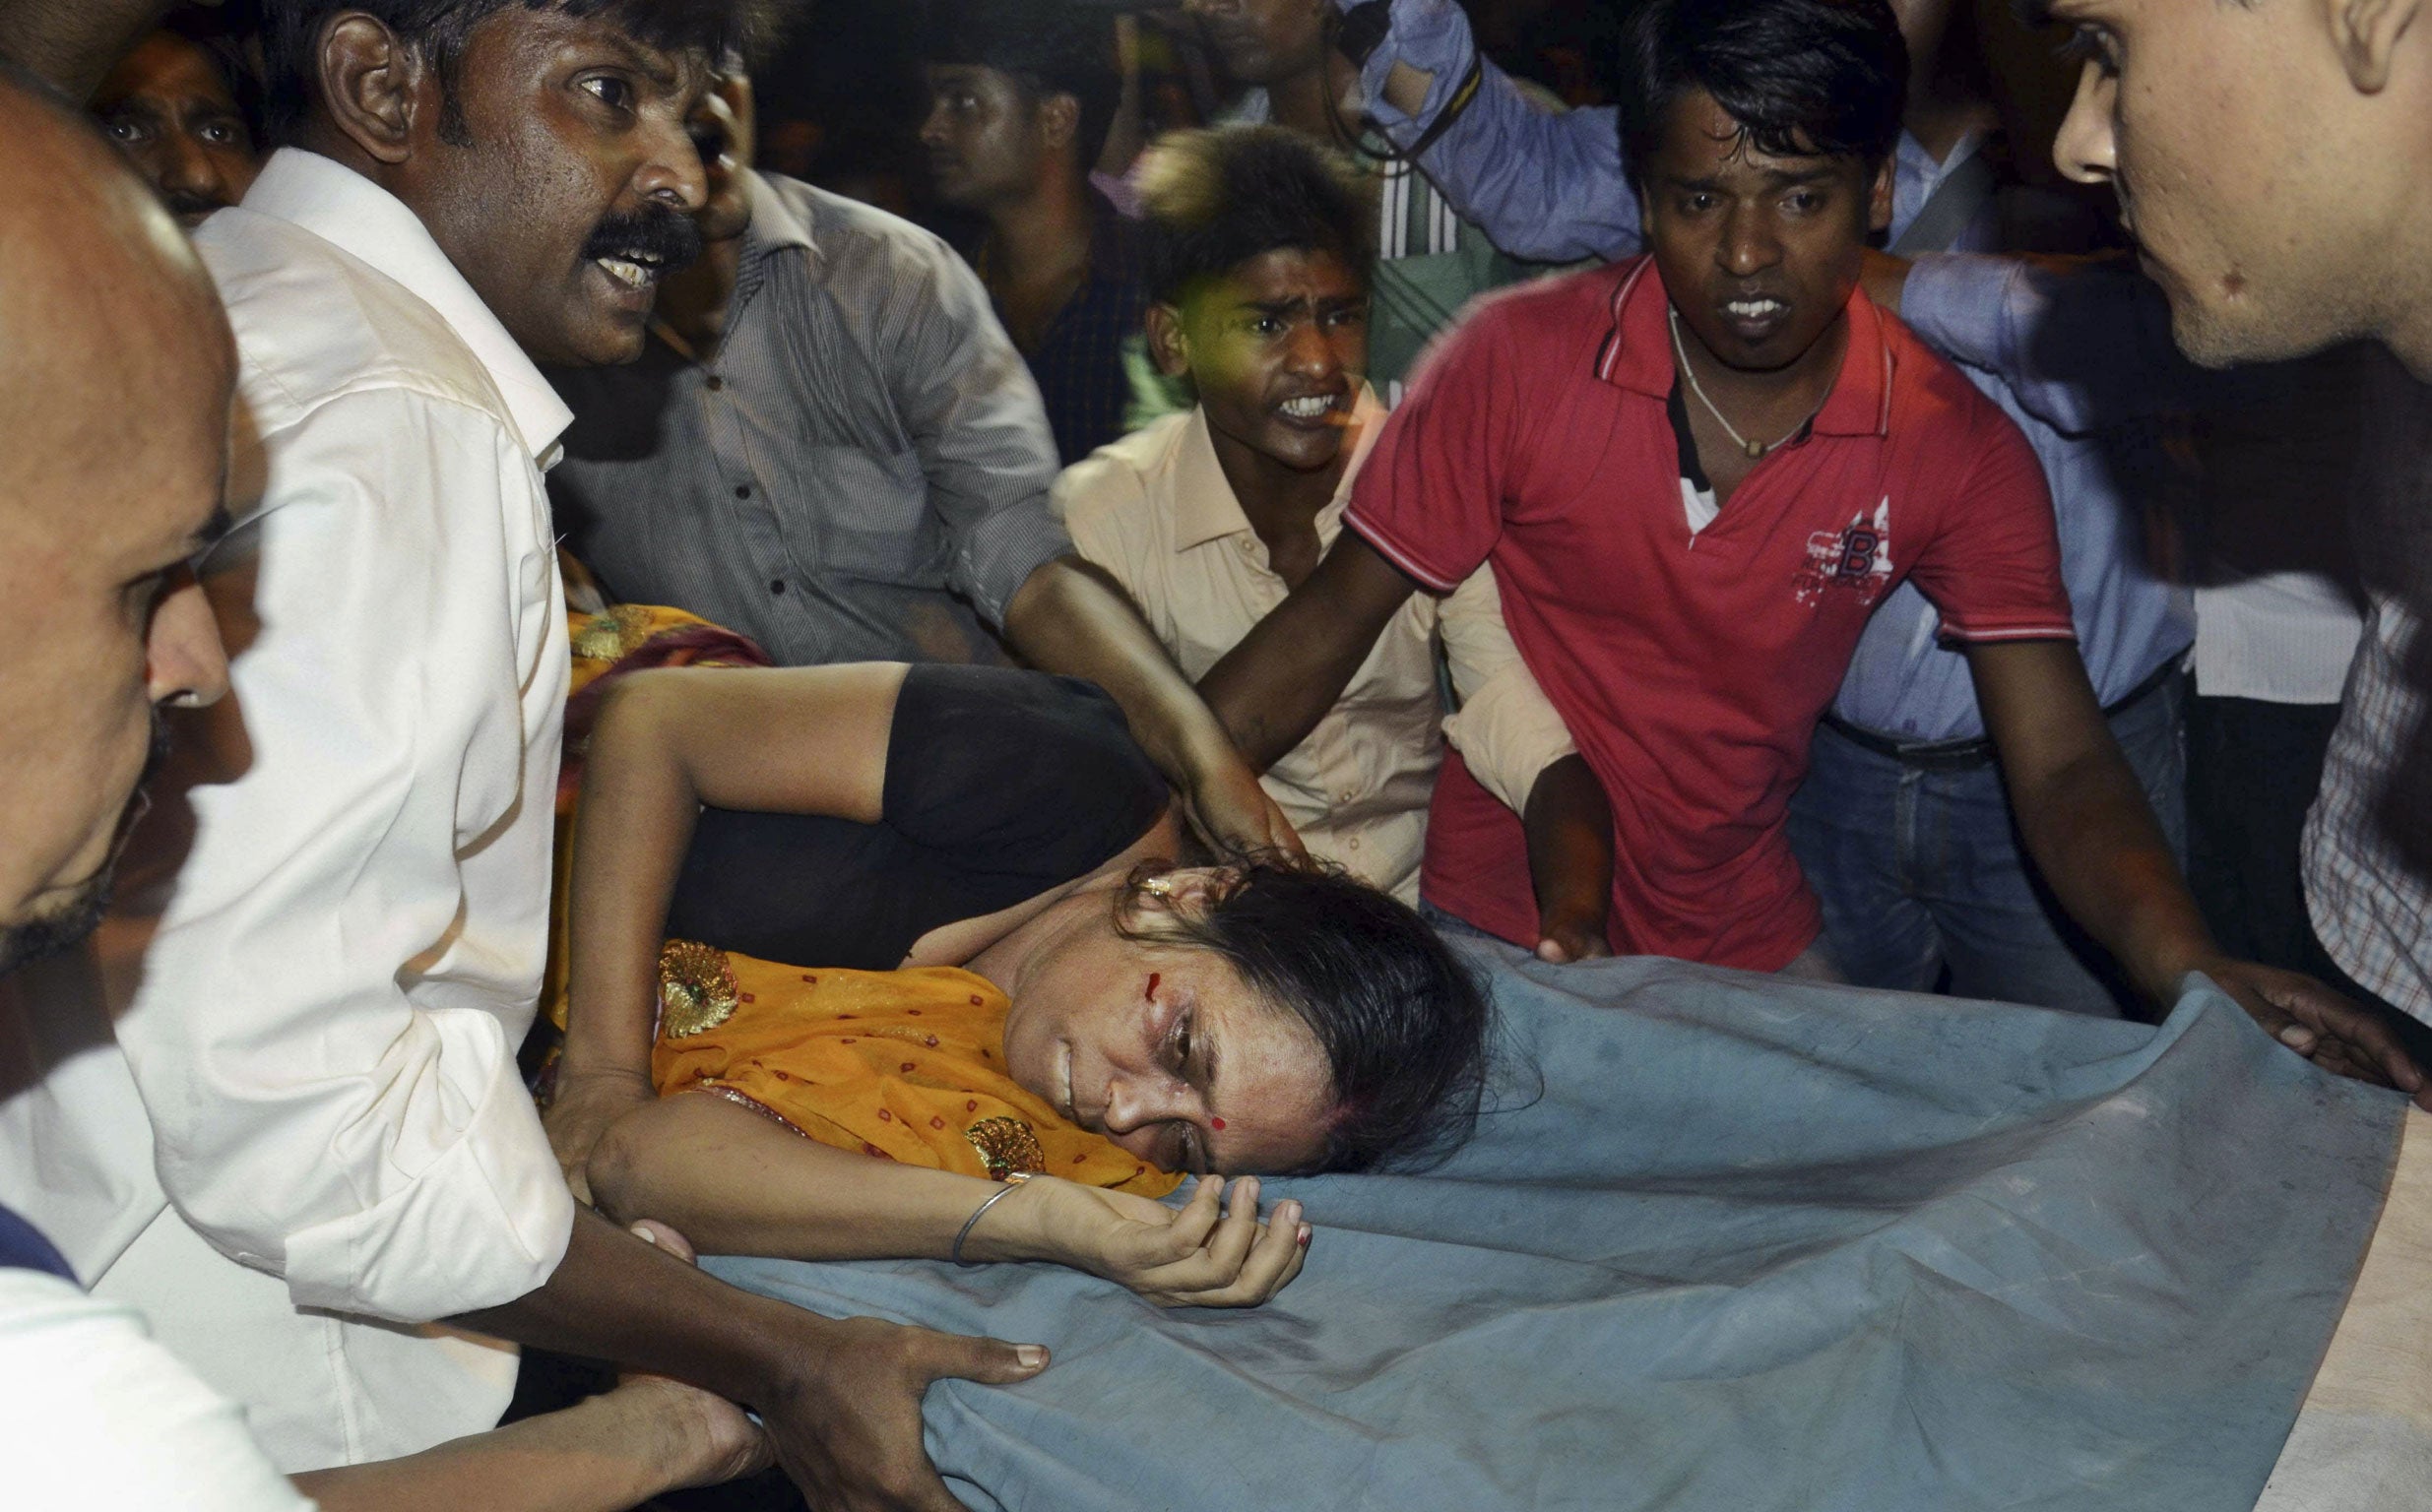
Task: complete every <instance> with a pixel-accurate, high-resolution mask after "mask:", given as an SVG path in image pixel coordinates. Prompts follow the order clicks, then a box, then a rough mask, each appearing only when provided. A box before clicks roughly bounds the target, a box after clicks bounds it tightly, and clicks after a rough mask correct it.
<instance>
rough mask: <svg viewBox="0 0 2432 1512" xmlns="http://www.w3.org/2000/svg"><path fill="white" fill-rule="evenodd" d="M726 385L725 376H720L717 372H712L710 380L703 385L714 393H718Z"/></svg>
mask: <svg viewBox="0 0 2432 1512" xmlns="http://www.w3.org/2000/svg"><path fill="white" fill-rule="evenodd" d="M726 386H727V381H726V380H725V379H724V378H721V377H719V376H718V375H717V374H716V373H712V374H710V375H709V381H708V382H707V383H705V384H703V385H702V387H703V388H705V389H707V390H709V391H710V392H711V393H712V394H715V393H717V392H718V391H719V390H720V389H723V388H725V387H726Z"/></svg>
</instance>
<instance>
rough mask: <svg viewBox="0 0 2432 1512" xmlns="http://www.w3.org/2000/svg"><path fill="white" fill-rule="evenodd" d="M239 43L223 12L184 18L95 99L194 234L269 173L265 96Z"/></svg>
mask: <svg viewBox="0 0 2432 1512" xmlns="http://www.w3.org/2000/svg"><path fill="white" fill-rule="evenodd" d="M237 45H238V38H237V35H236V33H234V32H232V31H230V30H229V29H228V28H227V27H226V26H225V25H224V24H223V23H222V21H221V20H220V18H219V16H218V14H217V13H216V12H212V11H198V10H187V11H183V12H179V13H176V14H174V15H172V16H171V17H170V19H169V22H168V24H167V25H164V26H162V27H161V28H160V30H159V31H157V32H153V33H152V34H151V35H150V36H147V37H145V38H144V39H143V40H142V41H141V42H138V43H137V44H136V46H135V50H134V51H132V52H130V53H128V54H127V55H126V57H124V58H122V59H120V60H119V63H118V66H117V67H116V68H113V69H111V70H110V72H109V77H107V78H105V79H103V80H102V81H101V87H100V88H99V89H98V90H96V91H95V92H94V96H93V101H92V109H93V114H94V118H95V119H96V120H97V121H99V122H100V123H101V130H102V131H103V132H104V133H105V134H106V135H107V136H108V137H109V139H110V140H111V141H112V142H114V143H116V144H117V145H118V150H119V151H120V152H122V153H124V154H126V155H127V160H128V161H129V162H132V163H134V164H135V169H136V171H137V172H139V173H141V174H143V175H144V177H145V178H147V179H148V180H150V181H151V183H152V186H153V188H155V189H157V190H159V191H160V200H161V203H162V204H164V205H166V206H168V208H169V214H171V215H173V216H175V217H176V218H177V221H178V223H179V224H180V225H183V226H184V227H185V228H186V229H187V230H192V229H194V228H195V227H196V226H198V225H200V224H202V223H203V220H204V218H205V217H207V216H209V215H210V214H211V213H212V212H213V211H215V210H221V209H224V208H225V207H227V206H230V205H233V204H235V203H236V202H237V201H238V200H241V199H243V198H244V197H245V191H246V190H247V189H249V188H251V187H252V186H253V178H254V175H255V174H256V173H259V172H260V171H261V168H262V159H261V154H260V148H259V147H258V145H257V141H258V137H259V132H260V125H259V122H258V115H259V112H260V103H261V102H260V94H261V91H260V89H259V87H258V86H257V85H255V84H254V83H253V82H252V81H251V80H249V79H246V78H244V77H243V75H242V74H241V72H240V70H241V68H242V65H241V63H240V62H239V61H238V58H237V55H236V47H237ZM240 95H245V96H249V98H240V97H239V96H240Z"/></svg>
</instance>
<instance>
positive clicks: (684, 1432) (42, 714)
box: [0, 69, 758, 1512]
mask: <svg viewBox="0 0 2432 1512" xmlns="http://www.w3.org/2000/svg"><path fill="white" fill-rule="evenodd" d="M0 129H5V131H6V132H7V134H8V138H9V141H10V142H11V144H12V145H13V151H12V152H11V153H10V155H9V157H8V158H7V159H6V160H5V161H4V162H0V193H5V194H6V195H7V197H8V199H9V202H10V204H11V205H12V206H14V207H15V208H16V209H17V210H18V211H20V212H21V214H20V215H19V216H18V217H16V218H14V219H12V220H10V221H7V222H6V223H5V224H0V352H4V353H6V354H7V355H6V358H5V360H0V424H5V427H6V429H7V431H8V433H9V434H10V435H11V436H13V437H15V438H16V439H17V441H18V443H19V444H18V445H17V446H16V447H15V448H13V449H12V450H11V452H10V453H9V455H8V456H7V457H5V458H0V590H4V591H5V592H6V593H7V595H8V598H9V601H10V602H12V603H14V604H17V605H18V606H19V607H20V608H22V609H23V610H25V611H26V612H27V614H28V616H29V618H28V622H27V625H26V627H25V632H26V633H24V634H21V635H19V636H17V637H15V638H13V640H12V643H11V645H10V648H9V650H8V652H7V654H6V656H5V657H0V729H4V730H5V731H6V734H5V735H4V736H0V793H5V794H6V795H7V796H6V802H5V804H0V1025H4V1026H5V1027H4V1028H0V1046H5V1050H0V1066H5V1071H0V1076H4V1077H5V1078H6V1081H5V1085H9V1086H11V1087H14V1086H15V1085H16V1084H17V1077H18V1076H19V1075H20V1074H21V1073H22V1072H23V1071H24V1070H25V1068H24V1067H23V1066H22V1065H21V1064H20V1062H19V1059H18V1053H19V1051H20V1049H21V1048H22V1047H23V1046H24V1045H25V1044H26V1043H28V1042H38V1041H40V1040H44V1039H45V1038H46V1037H47V1036H48V1035H49V1034H50V1033H52V1032H53V1031H54V1030H55V1029H56V1028H58V1027H59V1026H57V1025H56V1024H55V1023H54V1022H53V1020H52V1018H51V1015H50V1013H49V1012H48V1009H49V1008H50V1006H51V1004H50V1002H49V1001H48V1000H47V995H46V993H45V992H44V990H43V989H44V986H45V983H44V982H43V981H42V980H41V979H40V977H38V976H37V975H36V974H37V972H38V971H39V970H40V968H39V967H37V966H36V962H37V961H39V960H41V959H42V958H43V957H45V956H56V955H58V954H59V953H60V952H62V951H63V950H65V948H66V947H69V946H72V945H74V944H75V943H76V942H77V940H78V939H79V938H80V937H81V936H82V935H83V934H84V933H85V932H86V931H88V930H89V929H90V928H91V927H92V925H93V923H94V921H95V920H96V918H97V916H98V914H99V911H100V905H101V903H102V902H103V900H104V898H105V896H106V894H107V893H108V890H109V881H110V870H111V868H110V864H109V858H110V856H111V854H112V853H113V852H114V851H116V850H117V848H118V844H119V841H120V839H122V838H123V837H124V835H125V834H126V832H127V831H128V829H129V828H130V827H131V825H132V823H133V821H134V819H135V818H136V816H137V815H138V814H140V813H141V811H142V809H143V805H144V796H143V782H144V781H145V780H146V779H148V777H149V775H150V774H151V772H152V771H153V770H154V769H155V768H156V767H157V766H158V757H159V755H160V751H161V750H162V748H163V740H162V727H161V725H160V721H159V720H158V719H156V718H154V715H155V713H156V712H157V711H158V710H159V709H160V708H161V707H162V706H164V705H167V706H174V707H187V708H192V707H197V706H203V705H208V704H210V703H212V702H214V701H215V700H217V699H218V698H219V697H220V696H221V695H222V694H223V693H224V691H225V689H226V685H227V682H226V671H227V667H226V662H225V659H224V654H223V652H222V649H221V646H220V640H219V633H218V631H217V629H216V628H215V627H214V625H213V622H212V619H211V615H210V611H209V608H208V606H207V605H206V604H205V603H204V601H203V594H202V592H201V591H200V589H199V588H198V587H197V586H196V583H195V580H194V577H193V574H192V573H191V572H190V571H188V570H187V568H186V566H185V562H186V559H187V557H188V556H189V555H191V554H192V553H193V552H194V551H195V550H197V549H198V548H208V546H209V544H210V543H211V542H212V541H213V540H216V539H217V538H218V537H219V536H220V535H221V534H222V533H223V532H224V531H225V530H226V529H227V525H228V520H227V515H226V511H225V510H224V509H223V508H222V506H221V502H220V499H221V480H222V477H223V474H224V469H225V466H226V455H227V447H228V409H229V400H230V398H231V391H232V387H233V380H234V377H235V361H234V353H233V351H232V349H231V347H230V344H229V341H228V332H227V324H226V321H225V320H224V318H223V316H222V315H221V313H220V307H219V302H218V300H217V299H216V298H214V297H213V294H212V291H211V287H210V283H209V280H208V278H207V277H206V275H205V273H204V271H203V268H202V266H201V264H200V263H199V262H198V261H197V260H196V259H195V257H194V256H193V254H192V252H191V251H190V250H189V249H187V247H186V245H185V243H184V240H183V238H181V237H178V236H176V235H175V234H174V233H172V232H171V231H170V230H169V229H168V227H167V225H166V222H165V221H164V220H163V219H162V217H161V214H160V208H159V207H158V206H156V205H154V204H153V203H152V199H151V196H150V195H149V194H147V193H145V192H144V188H143V186H142V185H140V184H138V183H137V182H136V181H135V179H134V176H133V175H132V174H131V173H129V171H128V170H127V168H126V166H125V165H124V164H121V163H118V162H114V161H112V160H111V158H110V155H109V151H108V149H107V148H105V147H103V146H102V144H101V143H100V141H99V140H98V139H97V138H96V136H95V135H94V134H93V133H92V131H91V130H90V129H89V128H87V127H85V126H84V125H82V124H81V123H79V122H78V121H77V120H76V119H75V118H74V117H73V116H71V115H70V114H69V113H68V111H67V110H66V109H65V108H64V107H62V106H60V105H57V104H54V103H52V102H49V101H46V100H43V99H41V98H39V97H37V96H36V95H34V94H33V93H32V91H31V90H29V89H27V88H26V87H25V86H24V85H23V84H22V83H21V82H20V80H19V79H18V77H17V76H15V75H14V74H11V73H9V72H8V71H6V70H4V69H0ZM12 231H15V232H16V234H14V235H12V234H10V233H11V232H12ZM130 392H140V393H143V394H145V395H146V396H148V399H149V401H150V403H148V404H147V405H146V406H145V407H144V408H143V409H142V410H140V411H137V410H130V409H129V408H128V407H126V406H124V405H121V404H117V403H114V402H113V401H114V400H115V398H116V397H117V396H119V395H122V394H125V393H130ZM147 726H149V728H150V730H151V735H150V738H149V740H148V739H147V738H146V729H147ZM147 745H149V747H150V749H151V752H152V758H151V759H145V758H144V757H143V753H144V751H145V749H146V747H147ZM138 760H143V766H142V767H141V768H140V769H139V768H137V767H136V766H135V765H134V763H135V762H136V761H138ZM139 774H140V775H139ZM62 964H64V963H62ZM19 968H24V970H22V971H21V970H19ZM71 970H72V968H71ZM49 1154H50V1155H51V1156H52V1157H53V1159H54V1161H55V1162H56V1161H58V1160H59V1158H60V1157H61V1156H63V1155H65V1154H66V1152H61V1151H57V1150H53V1151H51V1152H49ZM64 1173H65V1166H64V1164H59V1165H54V1166H53V1174H54V1175H63V1174H64ZM757 1438H758V1434H757V1433H756V1432H755V1431H754V1430H753V1429H752V1428H751V1427H750V1425H749V1424H748V1423H747V1422H746V1421H744V1420H743V1418H741V1417H740V1416H739V1415H738V1414H736V1411H735V1410H734V1408H733V1407H732V1406H730V1405H729V1404H726V1403H724V1402H720V1401H718V1400H717V1399H716V1398H714V1397H711V1396H709V1395H708V1394H707V1393H704V1392H700V1391H697V1390H695V1389H694V1388H691V1387H686V1386H679V1385H677V1384H676V1383H674V1382H672V1381H667V1380H659V1379H646V1380H636V1381H633V1382H630V1383H628V1384H626V1385H625V1386H623V1387H621V1388H620V1389H619V1390H618V1391H616V1392H614V1393H611V1394H609V1395H608V1396H604V1397H600V1398H597V1399H595V1400H594V1401H592V1402H589V1403H586V1404H584V1405H583V1406H581V1407H580V1408H576V1409H573V1410H571V1411H568V1412H565V1413H559V1414H553V1415H549V1416H548V1417H545V1418H536V1419H532V1420H530V1421H527V1422H523V1423H519V1424H517V1425H515V1426H513V1427H510V1428H506V1429H501V1430H497V1431H494V1432H491V1433H487V1434H482V1435H479V1436H477V1437H475V1438H472V1439H469V1440H465V1441H462V1442H460V1443H457V1444H455V1445H451V1446H449V1448H447V1449H446V1450H443V1451H441V1452H439V1453H437V1454H434V1455H430V1456H425V1457H421V1458H418V1459H415V1460H409V1461H405V1462H397V1463H390V1464H384V1465H376V1466H364V1467H358V1468H349V1469H344V1470H338V1471H332V1472H322V1473H317V1474H314V1475H310V1476H307V1477H305V1478H303V1480H302V1481H301V1482H300V1483H299V1484H297V1485H294V1486H290V1485H289V1484H288V1481H286V1480H285V1479H283V1478H282V1477H280V1475H279V1474H278V1472H277V1471H276V1470H274V1469H273V1468H272V1467H271V1464H270V1462H269V1461H268V1460H267V1459H265V1458H264V1457H263V1455H262V1453H261V1451H260V1449H259V1448H258V1447H257V1446H256V1445H255V1444H254V1442H253V1440H252V1438H251V1436H250V1435H249V1434H248V1433H247V1432H246V1431H245V1425H244V1421H243V1418H242V1417H241V1415H240V1414H239V1413H238V1411H237V1409H236V1407H235V1405H234V1404H233V1403H230V1402H228V1401H226V1400H225V1399H224V1398H223V1397H221V1396H219V1395H218V1394H217V1393H215V1392H213V1391H212V1390H211V1389H210V1388H209V1387H208V1386H206V1385H204V1384H203V1382H202V1381H200V1380H199V1379H197V1378H196V1376H195V1374H194V1372H193V1371H192V1370H191V1369H189V1368H188V1367H187V1365H186V1364H185V1363H184V1362H183V1361H181V1360H179V1359H178V1358H176V1357H175V1356H174V1355H171V1354H169V1352H168V1351H166V1350H164V1349H162V1348H161V1347H160V1345H159V1344H157V1343H155V1342H154V1341H153V1340H151V1339H150V1338H148V1337H147V1336H146V1330H145V1328H144V1326H143V1323H142V1320H141V1319H140V1318H139V1317H138V1316H137V1315H136V1314H135V1312H134V1311H133V1310H131V1309H130V1308H128V1307H126V1306H125V1305H124V1304H123V1303H112V1302H108V1301H103V1300H97V1299H95V1298H92V1297H89V1296H87V1295H86V1294H85V1293H84V1292H83V1291H82V1290H81V1289H80V1288H79V1287H78V1286H77V1285H76V1277H75V1275H74V1272H73V1271H72V1270H71V1269H70V1267H69V1266H68V1264H67V1262H66V1260H65V1259H64V1257H62V1256H60V1255H59V1253H58V1252H57V1250H56V1249H54V1248H53V1247H52V1246H51V1245H50V1243H49V1241H48V1240H47V1239H46V1238H44V1237H43V1235H42V1234H41V1233H40V1232H39V1230H37V1229H34V1228H32V1226H31V1225H29V1224H27V1223H26V1222H25V1221H24V1220H23V1219H22V1218H20V1217H19V1216H18V1215H16V1214H14V1213H12V1212H10V1211H9V1210H8V1209H5V1208H0V1454H5V1455H6V1457H7V1459H8V1461H9V1463H10V1465H11V1467H12V1469H11V1475H10V1482H9V1489H10V1492H11V1495H12V1497H13V1498H15V1499H16V1501H17V1502H19V1503H21V1504H24V1505H28V1506H67V1505H78V1506H91V1507H104V1508H114V1507H138V1506H178V1507H190V1508H196V1509H199V1512H239V1509H242V1512H274V1509H275V1512H302V1509H303V1508H304V1507H305V1506H306V1505H307V1503H306V1501H305V1500H304V1499H303V1497H304V1496H310V1497H312V1498H314V1499H315V1500H317V1501H318V1502H319V1504H320V1505H321V1506H322V1507H323V1508H325V1509H329V1512H343V1509H353V1508H366V1509H368V1508H374V1507H381V1506H391V1505H397V1504H400V1503H401V1502H405V1503H408V1504H413V1505H436V1504H440V1503H442V1502H445V1501H448V1500H450V1499H455V1500H458V1501H463V1500H466V1499H467V1498H468V1497H471V1498H475V1499H478V1501H479V1504H480V1505H483V1506H489V1507H496V1508H498V1509H500V1512H507V1509H511V1508H520V1507H532V1508H535V1509H538V1508H540V1507H544V1506H545V1507H549V1508H562V1509H571V1508H573V1507H577V1506H590V1507H598V1508H601V1509H603V1512H606V1509H608V1508H611V1507H623V1506H626V1505H629V1504H630V1503H631V1501H632V1500H633V1499H634V1498H636V1497H638V1496H641V1495H645V1494H650V1493H652V1492H655V1491H656V1490H658V1489H661V1488H671V1487H673V1486H676V1485H679V1484H684V1483H690V1482H694V1481H700V1480H705V1479H714V1478H716V1477H717V1476H719V1475H722V1474H732V1473H733V1472H734V1471H736V1470H737V1469H740V1468H742V1467H743V1466H744V1465H746V1464H747V1463H748V1462H749V1459H750V1458H751V1456H752V1453H753V1451H754V1447H755V1440H756V1439H757ZM298 1491H301V1492H302V1493H303V1495H302V1496H299V1495H298Z"/></svg>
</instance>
